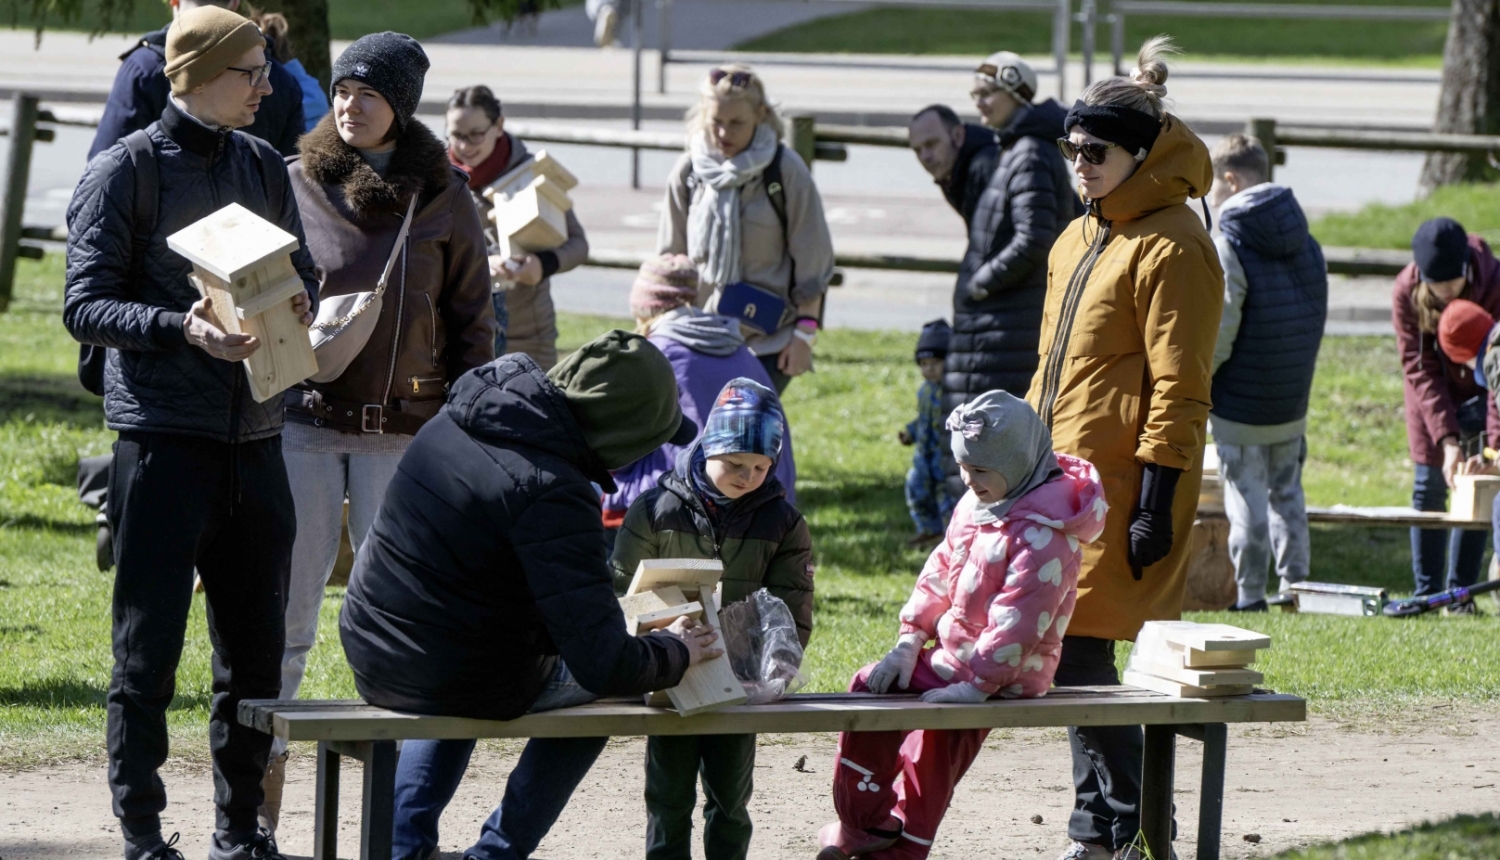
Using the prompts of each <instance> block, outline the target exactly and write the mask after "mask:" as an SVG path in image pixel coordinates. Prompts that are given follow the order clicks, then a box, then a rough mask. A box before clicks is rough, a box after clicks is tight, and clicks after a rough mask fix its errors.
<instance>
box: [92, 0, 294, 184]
mask: <svg viewBox="0 0 1500 860" xmlns="http://www.w3.org/2000/svg"><path fill="white" fill-rule="evenodd" d="M200 6H219V7H222V8H225V9H228V10H230V11H231V12H232V11H235V10H236V9H238V8H239V6H240V0H172V14H173V15H174V16H177V15H181V14H182V13H184V12H188V11H190V10H193V9H196V8H198V7H200ZM168 29H169V28H167V27H163V28H161V29H160V30H156V31H154V32H151V33H147V34H146V35H144V36H142V37H141V38H140V41H138V42H136V44H135V45H133V46H132V47H131V48H130V50H128V51H126V52H125V53H123V54H121V55H120V61H121V62H120V70H119V71H118V72H116V73H115V83H114V86H113V87H111V88H110V91H109V101H107V102H105V104H104V116H103V117H102V118H101V119H100V120H99V129H98V131H96V132H95V133H94V144H93V145H92V146H90V147H89V160H90V161H92V160H93V159H94V156H96V155H98V154H99V153H101V152H103V151H104V150H106V149H109V148H110V147H111V146H114V145H115V142H116V141H118V140H120V139H121V138H123V137H124V136H125V135H127V134H130V133H131V132H132V131H136V130H138V129H142V128H145V127H146V126H148V125H150V124H151V123H153V122H156V121H157V120H158V119H160V118H161V112H162V111H163V110H166V107H167V97H168V95H170V93H171V87H170V86H169V85H168V83H167V76H166V74H165V71H164V69H165V67H166V64H167V30H168ZM267 53H268V54H269V51H268V52H267ZM270 80H271V94H270V95H269V96H266V98H265V99H263V100H262V101H261V104H260V110H258V111H256V112H255V121H254V122H252V123H250V125H248V126H246V127H245V128H244V129H242V130H243V131H244V132H245V134H248V135H252V136H254V137H258V138H260V139H261V140H264V141H266V142H267V143H269V144H271V145H272V146H274V147H276V151H277V152H280V153H281V154H282V156H284V157H285V156H292V155H296V154H297V138H298V136H300V135H301V134H302V127H303V119H302V87H301V85H300V84H298V83H297V79H296V78H295V77H293V76H292V73H291V72H288V71H287V70H286V69H284V68H282V66H281V65H280V64H279V63H272V65H271V78H270Z"/></svg>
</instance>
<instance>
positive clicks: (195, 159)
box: [63, 104, 318, 442]
mask: <svg viewBox="0 0 1500 860" xmlns="http://www.w3.org/2000/svg"><path fill="white" fill-rule="evenodd" d="M147 134H149V135H150V136H151V140H152V142H153V143H154V144H155V145H156V146H155V151H156V164H157V172H158V174H159V176H160V197H159V198H158V208H157V213H158V216H157V223H156V229H155V230H153V231H152V233H151V236H150V239H149V240H148V242H147V245H146V253H145V255H144V259H143V260H142V261H140V262H139V265H138V267H137V266H133V265H132V261H131V256H132V232H133V223H134V213H135V208H134V204H135V168H134V166H133V165H132V164H131V161H130V154H129V152H127V151H126V149H125V145H124V144H123V143H117V144H115V145H114V146H112V147H110V148H109V149H107V150H105V151H104V152H102V153H100V154H99V155H98V156H97V157H95V158H94V160H92V161H90V162H89V166H88V169H87V170H86V171H84V174H83V179H81V180H79V182H78V188H77V190H75V191H74V192H73V201H72V203H71V204H69V206H68V274H67V288H66V296H65V299H64V303H63V323H64V325H66V326H67V327H68V331H69V332H70V333H72V335H73V337H74V338H76V339H77V340H78V341H79V342H81V343H88V344H94V345H95V346H104V347H109V349H110V352H109V361H108V363H107V364H106V366H105V371H104V386H105V393H104V419H105V423H106V424H107V425H108V426H109V428H110V429H111V430H136V431H151V432H158V433H181V434H186V435H190V436H203V437H207V438H210V439H217V440H219V441H221V442H234V441H241V442H246V441H253V440H256V439H264V438H266V437H268V436H274V435H276V434H277V433H280V432H281V423H282V405H281V398H279V397H277V398H273V399H271V400H270V401H268V402H266V403H256V402H255V399H254V398H253V397H251V395H250V386H249V385H248V384H247V382H246V380H245V368H244V366H243V365H242V364H241V363H240V362H228V361H221V360H219V359H216V358H212V357H210V356H209V354H208V353H206V352H204V351H203V350H201V349H199V348H197V347H195V346H190V345H189V344H188V342H187V341H186V340H185V339H184V337H183V331H182V323H183V317H184V315H185V314H186V312H187V311H188V309H189V308H190V307H192V305H193V303H194V302H195V301H197V300H198V298H199V295H198V291H197V289H195V288H194V287H193V285H192V284H191V283H189V282H188V279H187V276H188V274H189V273H190V272H192V270H193V266H192V264H191V263H189V262H188V261H187V260H186V259H185V258H183V257H181V256H178V255H177V254H176V253H175V252H173V251H171V250H169V249H168V248H167V237H168V236H170V235H172V234H173V233H176V232H177V231H178V230H181V229H182V228H184V227H187V226H188V225H190V224H192V223H194V222H196V221H198V220H200V219H202V218H204V217H205V216H208V215H211V214H213V213H214V212H216V211H218V210H219V209H222V208H224V207H225V206H228V205H229V204H230V203H238V204H240V205H241V206H244V207H245V208H246V209H249V210H250V211H251V212H254V213H255V214H257V215H260V216H261V217H263V218H265V219H266V220H268V221H271V222H273V223H275V224H277V225H279V226H280V227H281V229H283V230H285V231H286V232H288V233H290V234H292V235H293V236H296V237H297V239H298V241H299V242H300V243H301V244H300V245H299V247H298V249H297V250H296V251H295V252H294V253H293V254H292V263H293V264H294V265H295V266H296V267H297V271H298V272H300V273H301V275H302V280H303V281H304V282H305V283H306V284H307V289H308V293H309V294H310V295H311V296H312V300H313V302H314V303H315V304H316V302H317V300H318V298H317V297H318V280H317V275H316V273H315V272H314V269H313V260H312V256H311V255H310V254H309V253H308V252H307V243H306V240H305V239H304V238H303V234H302V219H301V218H300V217H299V216H298V215H297V201H296V198H295V197H294V196H293V195H292V192H291V187H290V185H289V184H288V185H284V186H283V187H284V189H285V192H284V193H283V194H282V195H281V210H280V211H279V212H275V213H273V212H271V211H270V198H269V197H268V195H267V193H266V189H265V188H264V187H262V185H263V183H262V181H261V169H262V168H261V162H260V161H259V157H258V156H257V155H256V151H255V149H254V147H257V146H260V147H265V148H266V151H267V153H268V155H269V158H270V161H269V163H270V164H271V167H272V168H273V169H276V170H280V171H281V172H282V176H281V181H282V182H283V183H285V182H287V179H286V167H285V165H284V164H282V162H281V159H280V156H279V155H277V154H276V153H275V152H274V150H271V149H270V147H269V146H268V145H267V144H266V143H264V142H263V141H257V140H255V139H254V138H251V137H248V136H246V135H243V134H240V133H238V132H231V131H214V130H213V129H210V128H208V127H206V126H204V125H201V124H200V123H198V122H197V121H196V120H194V119H192V118H191V117H188V116H186V115H185V114H183V113H182V112H180V111H179V110H177V108H176V107H175V106H174V105H171V104H168V106H167V109H166V110H165V111H164V112H163V113H162V118H161V120H160V121H158V122H155V123H152V125H151V126H150V127H149V128H148V129H147Z"/></svg>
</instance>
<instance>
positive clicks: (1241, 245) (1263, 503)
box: [1208, 134, 1328, 612]
mask: <svg viewBox="0 0 1500 860" xmlns="http://www.w3.org/2000/svg"><path fill="white" fill-rule="evenodd" d="M1213 164H1214V188H1213V192H1212V193H1211V195H1210V197H1211V200H1212V202H1213V203H1214V204H1215V205H1216V206H1218V207H1220V209H1219V230H1220V231H1221V233H1222V235H1221V236H1219V237H1218V238H1216V239H1215V241H1214V244H1215V245H1216V246H1217V247H1218V251H1219V262H1220V263H1222V264H1223V266H1224V314H1223V316H1222V317H1221V319H1220V322H1219V339H1218V343H1217V344H1216V346H1215V347H1214V363H1213V372H1214V383H1213V409H1212V410H1211V411H1210V412H1209V416H1208V418H1209V421H1210V423H1211V425H1212V429H1213V434H1214V442H1215V443H1216V444H1217V446H1218V451H1219V475H1220V477H1222V478H1223V479H1224V508H1225V511H1226V512H1227V514H1228V516H1229V558H1230V560H1231V561H1233V562H1234V578H1235V581H1236V582H1237V583H1238V584H1239V599H1238V601H1237V602H1236V604H1235V605H1234V606H1232V607H1230V608H1231V609H1237V610H1248V611H1259V612H1264V611H1265V610H1266V579H1267V575H1268V571H1269V569H1270V567H1271V565H1272V562H1273V560H1274V563H1275V567H1276V571H1277V572H1278V573H1279V574H1280V576H1281V591H1282V592H1285V591H1286V590H1287V589H1288V588H1290V586H1291V585H1292V584H1293V583H1296V582H1301V581H1303V580H1305V579H1307V577H1308V572H1309V565H1310V564H1311V547H1310V546H1309V544H1308V532H1307V502H1306V501H1305V499H1304V498H1303V494H1302V461H1303V460H1304V459H1305V458H1306V456H1307V441H1306V440H1305V439H1304V438H1303V434H1304V433H1305V432H1306V430H1307V400H1308V396H1309V395H1310V394H1311V392H1312V381H1313V370H1314V369H1315V368H1316V366H1317V363H1318V347H1319V346H1320V345H1321V344H1322V342H1323V326H1324V324H1325V323H1326V322H1327V320H1328V269H1327V266H1326V265H1325V264H1324V262H1323V250H1322V249H1321V248H1319V247H1318V242H1317V240H1315V239H1313V237H1312V234H1311V233H1309V232H1308V229H1307V216H1306V215H1304V214H1303V213H1302V207H1301V206H1299V205H1297V198H1296V197H1294V196H1293V195H1292V190H1291V189H1290V188H1287V187H1285V186H1281V185H1275V184H1272V183H1271V182H1269V181H1267V179H1266V175H1267V173H1269V172H1270V158H1269V156H1268V154H1267V153H1266V151H1265V148H1264V147H1262V146H1261V145H1260V141H1258V140H1256V139H1255V138H1253V137H1250V136H1248V135H1244V134H1231V135H1228V136H1226V137H1225V138H1224V139H1223V140H1221V141H1219V143H1218V145H1217V146H1215V147H1214V151H1213ZM1273 548H1274V551H1275V553H1274V555H1275V557H1274V559H1273V557H1272V550H1273Z"/></svg>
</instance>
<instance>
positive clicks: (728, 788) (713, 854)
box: [646, 735, 755, 860]
mask: <svg viewBox="0 0 1500 860" xmlns="http://www.w3.org/2000/svg"><path fill="white" fill-rule="evenodd" d="M699 776H702V778H703V852H704V856H705V857H708V858H711V860H745V857H746V855H748V854H749V852H750V837H751V835H752V833H753V832H754V830H755V828H754V825H753V824H752V823H751V821H750V810H749V809H747V808H746V807H747V806H748V804H749V803H750V793H751V792H752V791H754V789H755V735H653V736H652V737H650V738H647V739H646V860H690V858H691V857H692V854H693V808H694V807H696V806H697V805H698V778H699Z"/></svg>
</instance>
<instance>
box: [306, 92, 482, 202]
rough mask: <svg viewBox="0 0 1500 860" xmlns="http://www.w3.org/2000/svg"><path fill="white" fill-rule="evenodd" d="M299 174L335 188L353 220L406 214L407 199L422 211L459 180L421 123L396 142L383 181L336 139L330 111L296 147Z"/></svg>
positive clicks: (445, 153)
mask: <svg viewBox="0 0 1500 860" xmlns="http://www.w3.org/2000/svg"><path fill="white" fill-rule="evenodd" d="M297 149H298V150H299V151H300V152H301V153H302V169H303V171H305V172H306V173H307V176H308V178H310V179H312V180H313V181H315V182H318V183H320V184H327V185H339V186H342V188H343V191H344V202H345V203H346V204H347V205H348V206H349V208H350V210H352V211H353V213H354V215H355V217H357V218H367V217H369V216H371V215H375V214H377V213H385V212H390V213H394V214H397V215H400V214H401V213H403V212H405V211H406V204H407V201H409V200H411V195H412V194H420V199H419V201H418V202H419V205H425V204H426V203H427V202H429V201H431V200H432V199H433V198H434V197H436V196H437V195H438V194H440V193H442V191H443V190H444V189H446V188H447V187H448V185H449V183H450V182H452V181H454V178H455V176H458V175H459V174H458V173H457V172H456V171H455V170H454V169H453V168H452V167H451V166H450V165H449V164H448V149H447V147H445V146H444V145H443V143H442V141H440V140H438V139H437V136H436V135H434V134H433V133H432V131H431V130H430V129H429V128H427V125H426V124H425V123H423V122H421V121H416V122H409V123H407V124H406V129H405V130H404V131H402V132H401V135H400V137H398V138H396V152H395V154H394V155H392V156H391V165H390V167H389V168H388V169H387V170H386V175H385V176H384V177H382V176H381V175H380V174H378V173H376V172H375V169H374V168H372V167H370V165H369V164H367V163H366V162H365V160H364V159H363V158H360V156H359V151H358V150H356V149H355V148H354V147H352V146H350V145H349V144H347V143H345V142H344V139H343V138H342V137H339V131H338V129H337V128H336V127H335V126H334V119H333V113H332V112H331V111H330V112H329V113H328V114H326V115H325V116H324V117H323V119H322V120H321V121H320V122H319V123H318V124H317V126H315V127H314V128H313V130H312V131H309V132H308V133H307V134H305V135H303V136H302V139H301V140H299V141H298V142H297Z"/></svg>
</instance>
